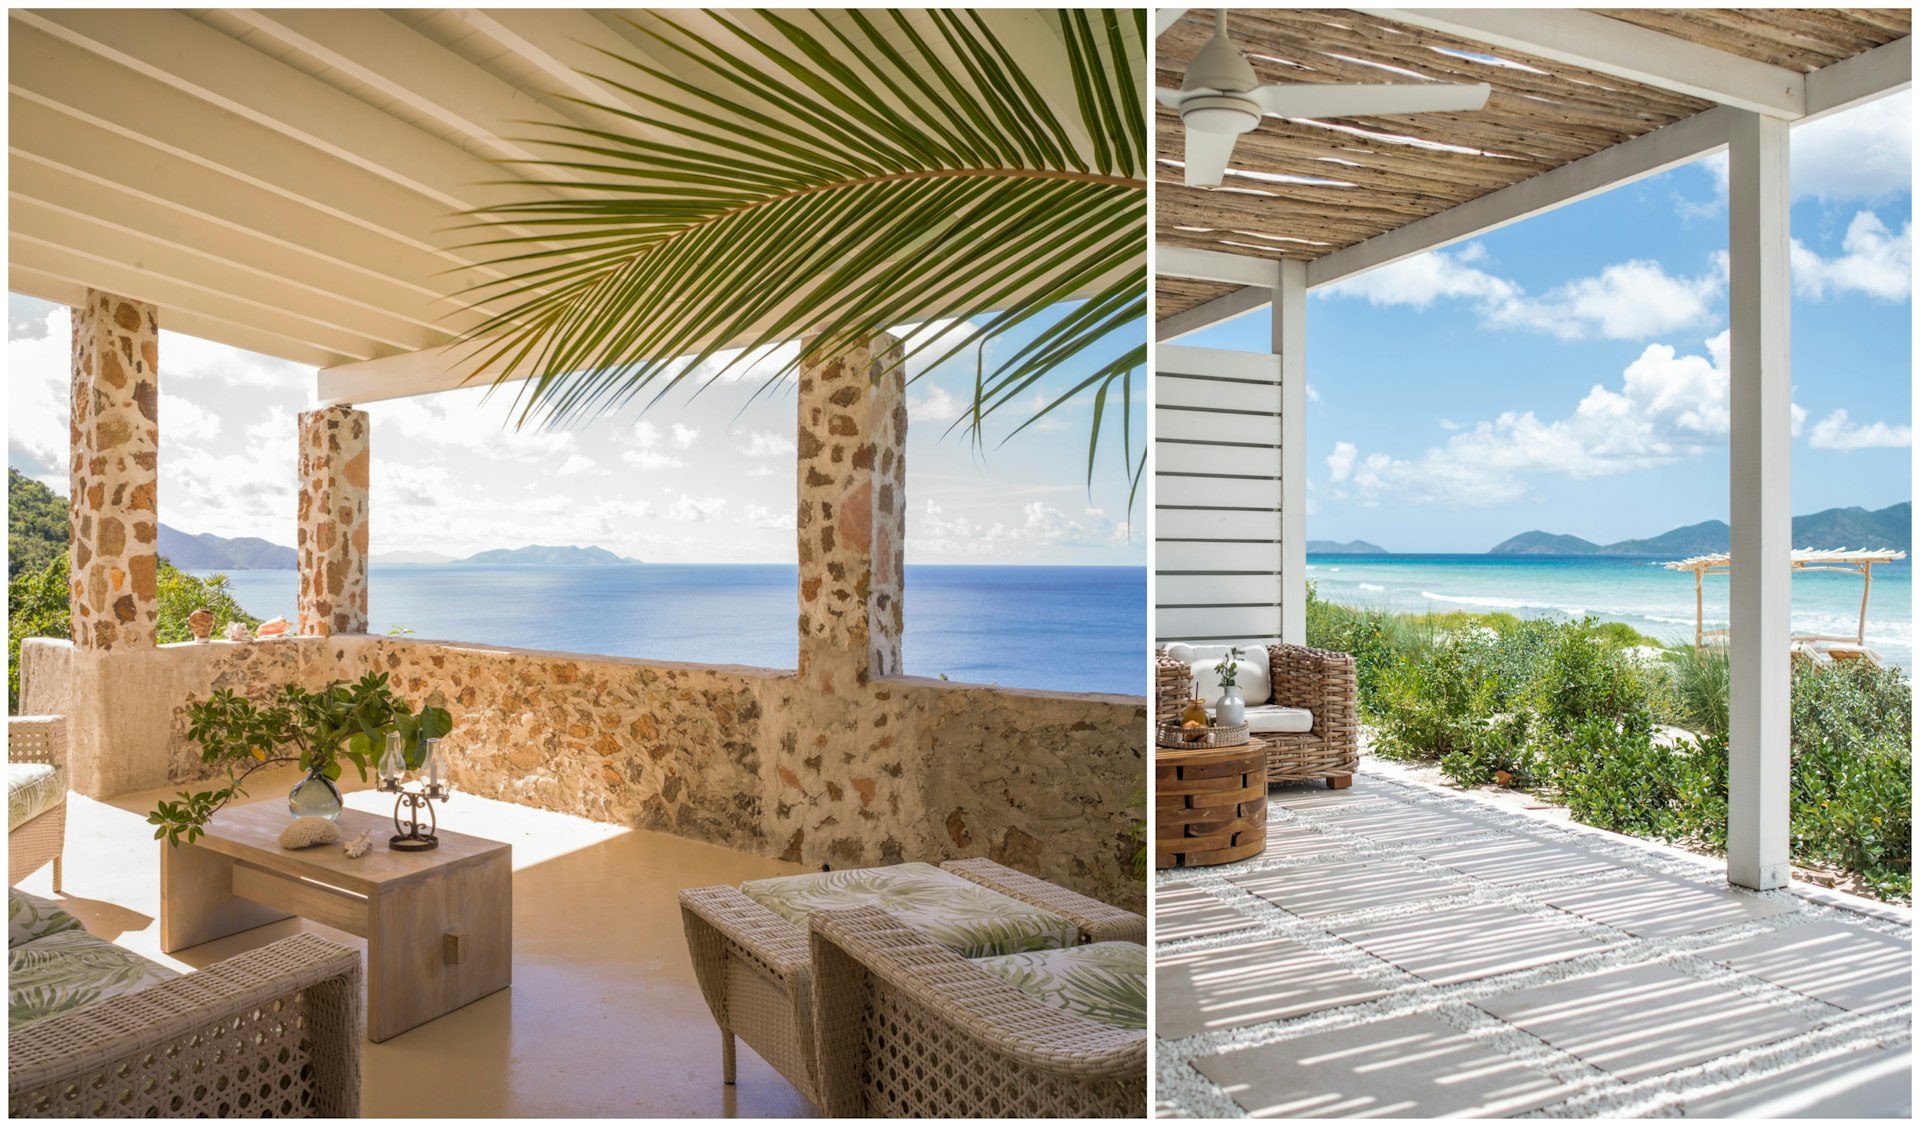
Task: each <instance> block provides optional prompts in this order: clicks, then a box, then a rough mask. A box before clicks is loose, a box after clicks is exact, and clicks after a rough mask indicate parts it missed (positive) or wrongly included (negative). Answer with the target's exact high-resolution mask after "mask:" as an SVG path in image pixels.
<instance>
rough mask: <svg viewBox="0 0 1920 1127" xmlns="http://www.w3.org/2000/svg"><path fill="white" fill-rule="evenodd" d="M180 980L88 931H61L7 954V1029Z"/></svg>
mask: <svg viewBox="0 0 1920 1127" xmlns="http://www.w3.org/2000/svg"><path fill="white" fill-rule="evenodd" d="M178 977H180V975H179V972H178V971H174V970H170V969H169V968H167V967H163V966H161V965H160V964H159V963H156V962H153V961H151V960H149V959H144V958H141V957H140V956H139V955H136V954H134V953H133V952H132V951H129V950H127V949H126V948H125V947H118V946H115V945H114V944H112V943H108V942H107V941H106V940H104V939H99V938H96V937H94V936H92V935H89V934H87V933H86V932H84V931H62V932H58V933H56V934H53V935H49V936H46V937H45V938H43V939H38V940H35V941H34V942H32V943H28V944H25V945H23V946H20V947H15V948H13V949H11V950H9V951H8V952H7V1029H8V1030H9V1031H12V1030H16V1029H20V1028H21V1027H23V1026H28V1025H32V1024H33V1023H34V1022H36V1021H45V1020H46V1019H47V1018H50V1017H53V1016H54V1015H56V1014H63V1013H70V1012H72V1011H74V1010H80V1009H85V1008H86V1007H88V1006H92V1005H96V1004H98V1003H100V1002H104V1001H106V1000H107V999H108V998H117V997H119V996H120V995H122V994H131V993H133V992H134V991H135V990H140V989H143V988H145V987H148V986H152V985H153V984H154V983H156V982H165V981H167V980H168V979H170V978H178Z"/></svg>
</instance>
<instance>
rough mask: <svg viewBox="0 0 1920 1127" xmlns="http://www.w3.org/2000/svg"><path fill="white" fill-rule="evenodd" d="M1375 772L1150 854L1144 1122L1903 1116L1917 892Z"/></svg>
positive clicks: (1304, 789)
mask: <svg viewBox="0 0 1920 1127" xmlns="http://www.w3.org/2000/svg"><path fill="white" fill-rule="evenodd" d="M1368 770H1369V772H1370V773H1369V774H1367V775H1363V776H1362V777H1360V778H1359V779H1358V780H1356V782H1355V784H1354V786H1353V787H1352V789H1351V790H1347V791H1329V790H1326V789H1324V788H1321V787H1318V786H1313V785H1288V786H1281V787H1276V788H1274V789H1273V791H1272V792H1271V806H1270V821H1269V834H1270V836H1269V845H1268V848H1267V851H1266V852H1265V853H1263V854H1262V855H1261V856H1259V857H1257V858H1254V859H1253V860H1250V861H1244V862H1240V863H1238V864H1233V865H1222V866H1219V867H1217V868H1210V869H1170V870H1165V871H1163V872H1162V873H1160V875H1159V878H1158V881H1157V883H1156V886H1155V909H1154V926H1155V943H1156V956H1155V967H1156V969H1155V1000H1156V1001H1155V1004H1156V1010H1155V1017H1154V1022H1155V1028H1156V1030H1157V1032H1158V1033H1159V1036H1160V1043H1159V1047H1158V1051H1157V1054H1156V1068H1157V1069H1158V1076H1157V1080H1156V1085H1157V1086H1156V1099H1157V1101H1158V1107H1157V1112H1158V1114H1159V1115H1161V1116H1207V1117H1233V1116H1247V1115H1252V1116H1272V1117H1284V1118H1310V1117H1371V1116H1395V1117H1439V1116H1547V1117H1592V1116H1674V1115H1686V1116H1693V1117H1702V1116H1704V1117H1727V1116H1800V1115H1819V1116H1844V1117H1879V1116H1886V1117H1892V1116H1898V1117H1901V1118H1908V1117H1910V1115H1911V1111H1912V1094H1911V1093H1912V1023H1913V1003H1912V969H1911V966H1912V926H1911V913H1910V912H1907V911H1905V910H1902V909H1893V908H1886V907H1881V906H1878V905H1873V904H1870V903H1867V902H1864V901H1860V900H1857V899H1855V898H1852V897H1847V896H1843V895H1839V894H1834V893H1830V892H1826V891H1824V890H1819V889H1813V888H1811V887H1809V886H1804V885H1799V884H1795V885H1793V886H1792V887H1791V888H1790V889H1783V890H1776V891H1773V892H1765V893H1747V892H1740V891H1735V890H1731V889H1729V888H1728V887H1727V884H1726V878H1725V874H1724V869H1723V866H1722V863H1720V862H1718V861H1714V860H1709V859H1706V858H1699V857H1694V856H1692V855H1690V854H1686V853H1682V852H1680V851H1678V850H1673V849H1669V848H1665V847H1662V846H1657V845H1652V844H1649V843H1645V842H1639V841H1636V840H1634V839H1631V838H1626V837H1623V836H1621V835H1618V834H1612V833H1606V832H1602V831H1598V830H1593V829H1590V828H1588V827H1584V826H1578V825H1569V824H1564V823H1557V822H1550V821H1547V820H1544V819H1540V818H1536V817H1532V816H1529V815H1526V814H1522V813H1518V812H1513V811H1510V810H1507V809H1502V808H1500V807H1497V806H1495V805H1493V804H1491V803H1489V802H1485V801H1482V800H1480V799H1479V798H1477V797H1475V796H1469V795H1461V794H1458V793H1456V792H1451V791H1447V790H1442V789H1440V788H1436V787H1432V786H1429V785H1426V784H1423V783H1419V782H1415V781H1413V780H1411V779H1407V778H1397V779H1396V778H1392V777H1388V771H1389V770H1390V769H1379V770H1376V769H1375V767H1374V765H1372V764H1369V765H1368Z"/></svg>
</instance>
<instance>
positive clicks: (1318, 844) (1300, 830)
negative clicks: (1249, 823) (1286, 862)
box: [1260, 822, 1352, 858]
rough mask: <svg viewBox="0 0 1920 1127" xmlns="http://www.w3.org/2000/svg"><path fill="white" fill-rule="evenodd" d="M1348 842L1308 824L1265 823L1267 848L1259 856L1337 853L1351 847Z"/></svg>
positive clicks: (1307, 855) (1280, 856)
mask: <svg viewBox="0 0 1920 1127" xmlns="http://www.w3.org/2000/svg"><path fill="white" fill-rule="evenodd" d="M1351 848H1352V846H1350V845H1349V844H1348V843H1346V842H1344V841H1336V840H1335V839H1333V838H1331V837H1328V836H1327V835H1326V834H1323V833H1321V832H1320V831H1319V830H1316V829H1313V828H1312V827H1310V826H1304V825H1301V824H1299V823H1297V822H1293V823H1276V822H1268V823H1267V848H1266V850H1265V851H1263V852H1262V853H1261V854H1260V856H1262V857H1267V858H1283V857H1288V858H1290V857H1312V856H1315V855H1317V854H1321V853H1337V852H1343V851H1345V850H1348V849H1351Z"/></svg>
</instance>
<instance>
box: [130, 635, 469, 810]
mask: <svg viewBox="0 0 1920 1127" xmlns="http://www.w3.org/2000/svg"><path fill="white" fill-rule="evenodd" d="M429 699H430V700H431V699H433V698H429ZM187 720H188V728H187V738H188V739H190V740H193V741H195V742H197V743H198V744H199V745H200V759H201V761H202V762H204V763H208V764H218V765H220V766H222V767H224V768H226V772H227V781H226V785H225V786H222V787H220V788H219V789H217V790H210V791H200V792H197V793H189V792H187V791H181V792H180V793H179V800H178V801H176V802H161V803H159V804H158V805H157V806H156V807H155V809H154V811H153V812H152V813H150V814H148V815H147V822H148V824H149V825H152V826H155V827H157V828H156V829H155V830H154V834H153V836H154V837H155V838H166V839H167V840H168V841H169V842H170V843H173V844H176V845H177V844H179V842H180V839H181V837H182V836H184V837H185V838H186V840H188V841H193V840H194V839H196V838H198V837H199V836H200V833H201V827H203V826H205V825H206V823H207V819H209V818H211V817H213V815H214V814H215V813H216V812H218V811H219V809H220V808H221V807H223V806H225V805H226V804H227V803H229V802H231V801H232V800H233V799H234V798H235V797H236V796H238V795H244V794H245V793H246V780H247V777H248V776H249V775H251V774H253V772H255V771H257V770H259V769H260V768H262V767H265V766H268V765H270V764H282V763H293V764H297V765H298V766H299V768H300V769H301V770H302V771H304V772H306V777H305V778H303V779H301V780H300V782H299V783H298V784H296V785H295V787H294V789H293V793H292V794H289V795H288V798H287V806H288V811H289V813H291V814H292V815H293V816H294V817H302V816H306V815H316V816H320V817H327V818H333V817H338V816H339V812H340V792H339V790H338V788H336V787H334V786H333V783H334V781H335V780H337V779H339V778H340V772H341V761H342V760H343V759H344V760H346V761H348V762H351V763H352V764H353V765H354V767H355V768H356V769H357V770H358V771H359V772H360V777H361V778H363V779H364V778H366V777H367V774H368V771H369V770H370V769H371V768H372V767H373V766H374V759H375V756H376V755H377V754H378V753H377V752H376V751H375V750H374V749H375V748H376V747H377V746H379V741H381V740H383V739H384V738H385V737H386V736H387V735H388V734H390V733H391V734H395V735H398V736H399V737H400V738H401V740H402V742H403V743H405V744H408V745H420V746H422V747H424V744H425V741H426V740H428V739H436V738H438V737H440V736H444V735H446V734H447V733H448V732H449V731H451V730H452V729H453V717H452V715H451V714H449V713H448V712H447V710H446V709H444V708H439V707H434V706H432V705H430V704H423V705H422V706H421V707H420V708H419V710H418V711H415V709H414V708H413V707H412V706H410V705H409V704H407V702H406V701H404V700H401V699H400V698H399V697H398V696H396V695H395V694H394V692H393V690H392V689H391V688H389V687H388V685H387V675H386V674H385V673H369V674H367V675H366V676H364V677H362V678H360V680H358V681H334V682H332V683H331V684H329V685H327V686H325V687H324V688H321V689H306V688H302V687H301V686H299V685H283V686H281V687H280V689H279V691H278V692H276V693H274V694H273V695H272V696H271V697H269V698H267V699H266V701H265V702H264V703H255V702H254V701H252V700H249V699H247V698H246V697H243V696H240V695H239V694H237V693H235V692H234V691H233V690H232V689H216V690H214V692H213V694H212V695H211V696H209V697H208V698H207V699H206V700H203V701H196V702H193V703H191V704H189V705H187ZM242 768H244V769H242Z"/></svg>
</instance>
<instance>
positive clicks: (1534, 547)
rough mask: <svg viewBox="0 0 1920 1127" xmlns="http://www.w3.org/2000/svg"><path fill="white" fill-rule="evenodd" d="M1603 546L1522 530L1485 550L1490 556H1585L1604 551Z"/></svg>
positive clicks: (1554, 534) (1568, 537)
mask: <svg viewBox="0 0 1920 1127" xmlns="http://www.w3.org/2000/svg"><path fill="white" fill-rule="evenodd" d="M1604 551H1606V549H1605V548H1602V547H1601V546H1600V545H1598V544H1595V543H1594V542H1593V541H1591V540H1582V539H1580V538H1579V537H1578V536H1563V535H1560V534H1558V533H1554V532H1522V533H1521V534H1520V535H1518V536H1515V537H1512V538H1511V539H1507V540H1502V541H1500V543H1498V544H1495V545H1494V546H1493V547H1492V548H1489V549H1488V550H1487V554H1488V555H1490V556H1586V555H1592V554H1594V553H1596V552H1604Z"/></svg>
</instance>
